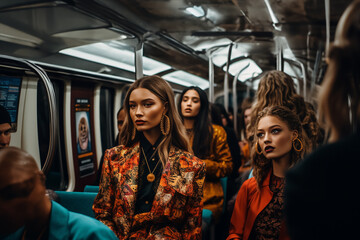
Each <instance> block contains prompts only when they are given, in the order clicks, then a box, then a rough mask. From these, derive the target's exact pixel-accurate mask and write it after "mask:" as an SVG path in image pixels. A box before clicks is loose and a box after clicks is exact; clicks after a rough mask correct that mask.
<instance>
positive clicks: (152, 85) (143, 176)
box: [93, 76, 205, 239]
mask: <svg viewBox="0 0 360 240" xmlns="http://www.w3.org/2000/svg"><path fill="white" fill-rule="evenodd" d="M124 107H125V111H126V113H127V114H126V117H125V122H124V125H123V127H122V130H121V133H120V141H121V145H120V146H117V147H114V148H112V149H109V150H107V151H106V153H105V157H104V166H103V169H102V178H101V182H100V189H99V193H98V195H97V197H96V199H95V202H94V205H93V210H94V212H95V216H96V218H97V219H98V220H100V221H101V222H103V223H104V224H106V225H107V226H108V227H109V228H111V229H112V230H113V231H114V232H115V233H116V235H117V236H118V237H119V238H120V239H201V222H202V219H201V215H202V208H203V206H202V197H203V183H204V178H205V165H204V163H203V162H202V161H201V160H199V159H198V158H196V157H195V156H193V155H192V154H190V153H189V152H188V151H189V142H188V138H187V136H186V133H185V129H184V127H183V124H182V122H181V120H180V118H179V114H178V113H177V110H176V107H175V103H174V94H173V91H172V89H171V87H170V86H169V85H168V84H167V83H166V82H165V81H164V80H163V79H162V78H160V77H158V76H148V77H143V78H141V79H139V80H137V81H135V82H134V83H133V84H132V85H131V87H130V89H129V91H128V93H127V95H126V97H125V102H124Z"/></svg>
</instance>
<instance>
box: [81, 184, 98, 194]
mask: <svg viewBox="0 0 360 240" xmlns="http://www.w3.org/2000/svg"><path fill="white" fill-rule="evenodd" d="M84 192H96V193H97V192H99V186H91V185H86V186H85V188H84Z"/></svg>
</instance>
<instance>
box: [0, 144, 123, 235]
mask: <svg viewBox="0 0 360 240" xmlns="http://www.w3.org/2000/svg"><path fill="white" fill-rule="evenodd" d="M0 239H9V240H10V239H11V240H13V239H89V240H90V239H117V238H116V236H115V234H114V233H113V232H112V231H111V230H110V229H109V228H108V227H106V226H105V225H104V224H102V223H101V222H99V221H97V220H95V219H93V218H90V217H87V216H84V215H81V214H78V213H73V212H70V211H68V210H67V209H65V208H63V207H62V206H61V205H59V204H58V203H56V202H54V201H50V200H49V198H48V197H47V196H46V192H45V176H44V174H43V173H42V172H41V171H40V170H39V168H38V166H37V164H36V162H35V160H34V159H33V158H32V157H31V156H30V155H29V154H27V153H26V152H24V151H22V150H21V149H18V148H15V147H8V148H5V149H2V150H0Z"/></svg>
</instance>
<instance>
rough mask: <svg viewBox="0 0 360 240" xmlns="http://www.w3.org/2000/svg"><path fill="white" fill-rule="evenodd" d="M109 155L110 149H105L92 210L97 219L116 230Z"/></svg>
mask: <svg viewBox="0 0 360 240" xmlns="http://www.w3.org/2000/svg"><path fill="white" fill-rule="evenodd" d="M110 155H111V149H108V150H106V152H105V156H104V164H103V169H102V173H101V180H100V185H99V193H98V194H97V196H96V198H95V201H94V205H93V210H94V212H95V218H96V219H97V220H99V221H100V222H102V223H104V224H105V225H106V226H108V227H109V228H110V229H111V230H113V231H114V232H116V231H115V224H114V222H113V220H112V219H113V218H112V209H113V205H114V183H113V181H112V177H111V173H112V169H111V165H110V159H111V157H110Z"/></svg>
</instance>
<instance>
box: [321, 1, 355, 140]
mask: <svg viewBox="0 0 360 240" xmlns="http://www.w3.org/2000/svg"><path fill="white" fill-rule="evenodd" d="M359 59H360V1H354V2H353V3H352V4H350V5H349V7H348V8H347V9H346V10H345V12H344V13H343V15H342V17H341V18H340V21H339V23H338V25H337V28H336V33H335V39H334V43H333V44H332V46H331V48H330V51H329V65H328V68H327V71H326V74H325V77H324V80H323V84H322V90H321V92H320V95H319V96H320V97H319V112H320V120H321V122H322V123H323V124H324V126H325V129H326V131H327V133H328V134H330V135H329V136H330V138H329V140H330V141H336V140H338V139H340V138H342V137H345V136H347V135H349V134H351V133H352V132H354V131H359V130H360V104H359V103H360V99H359V98H360V65H359V64H358V61H359Z"/></svg>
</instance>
